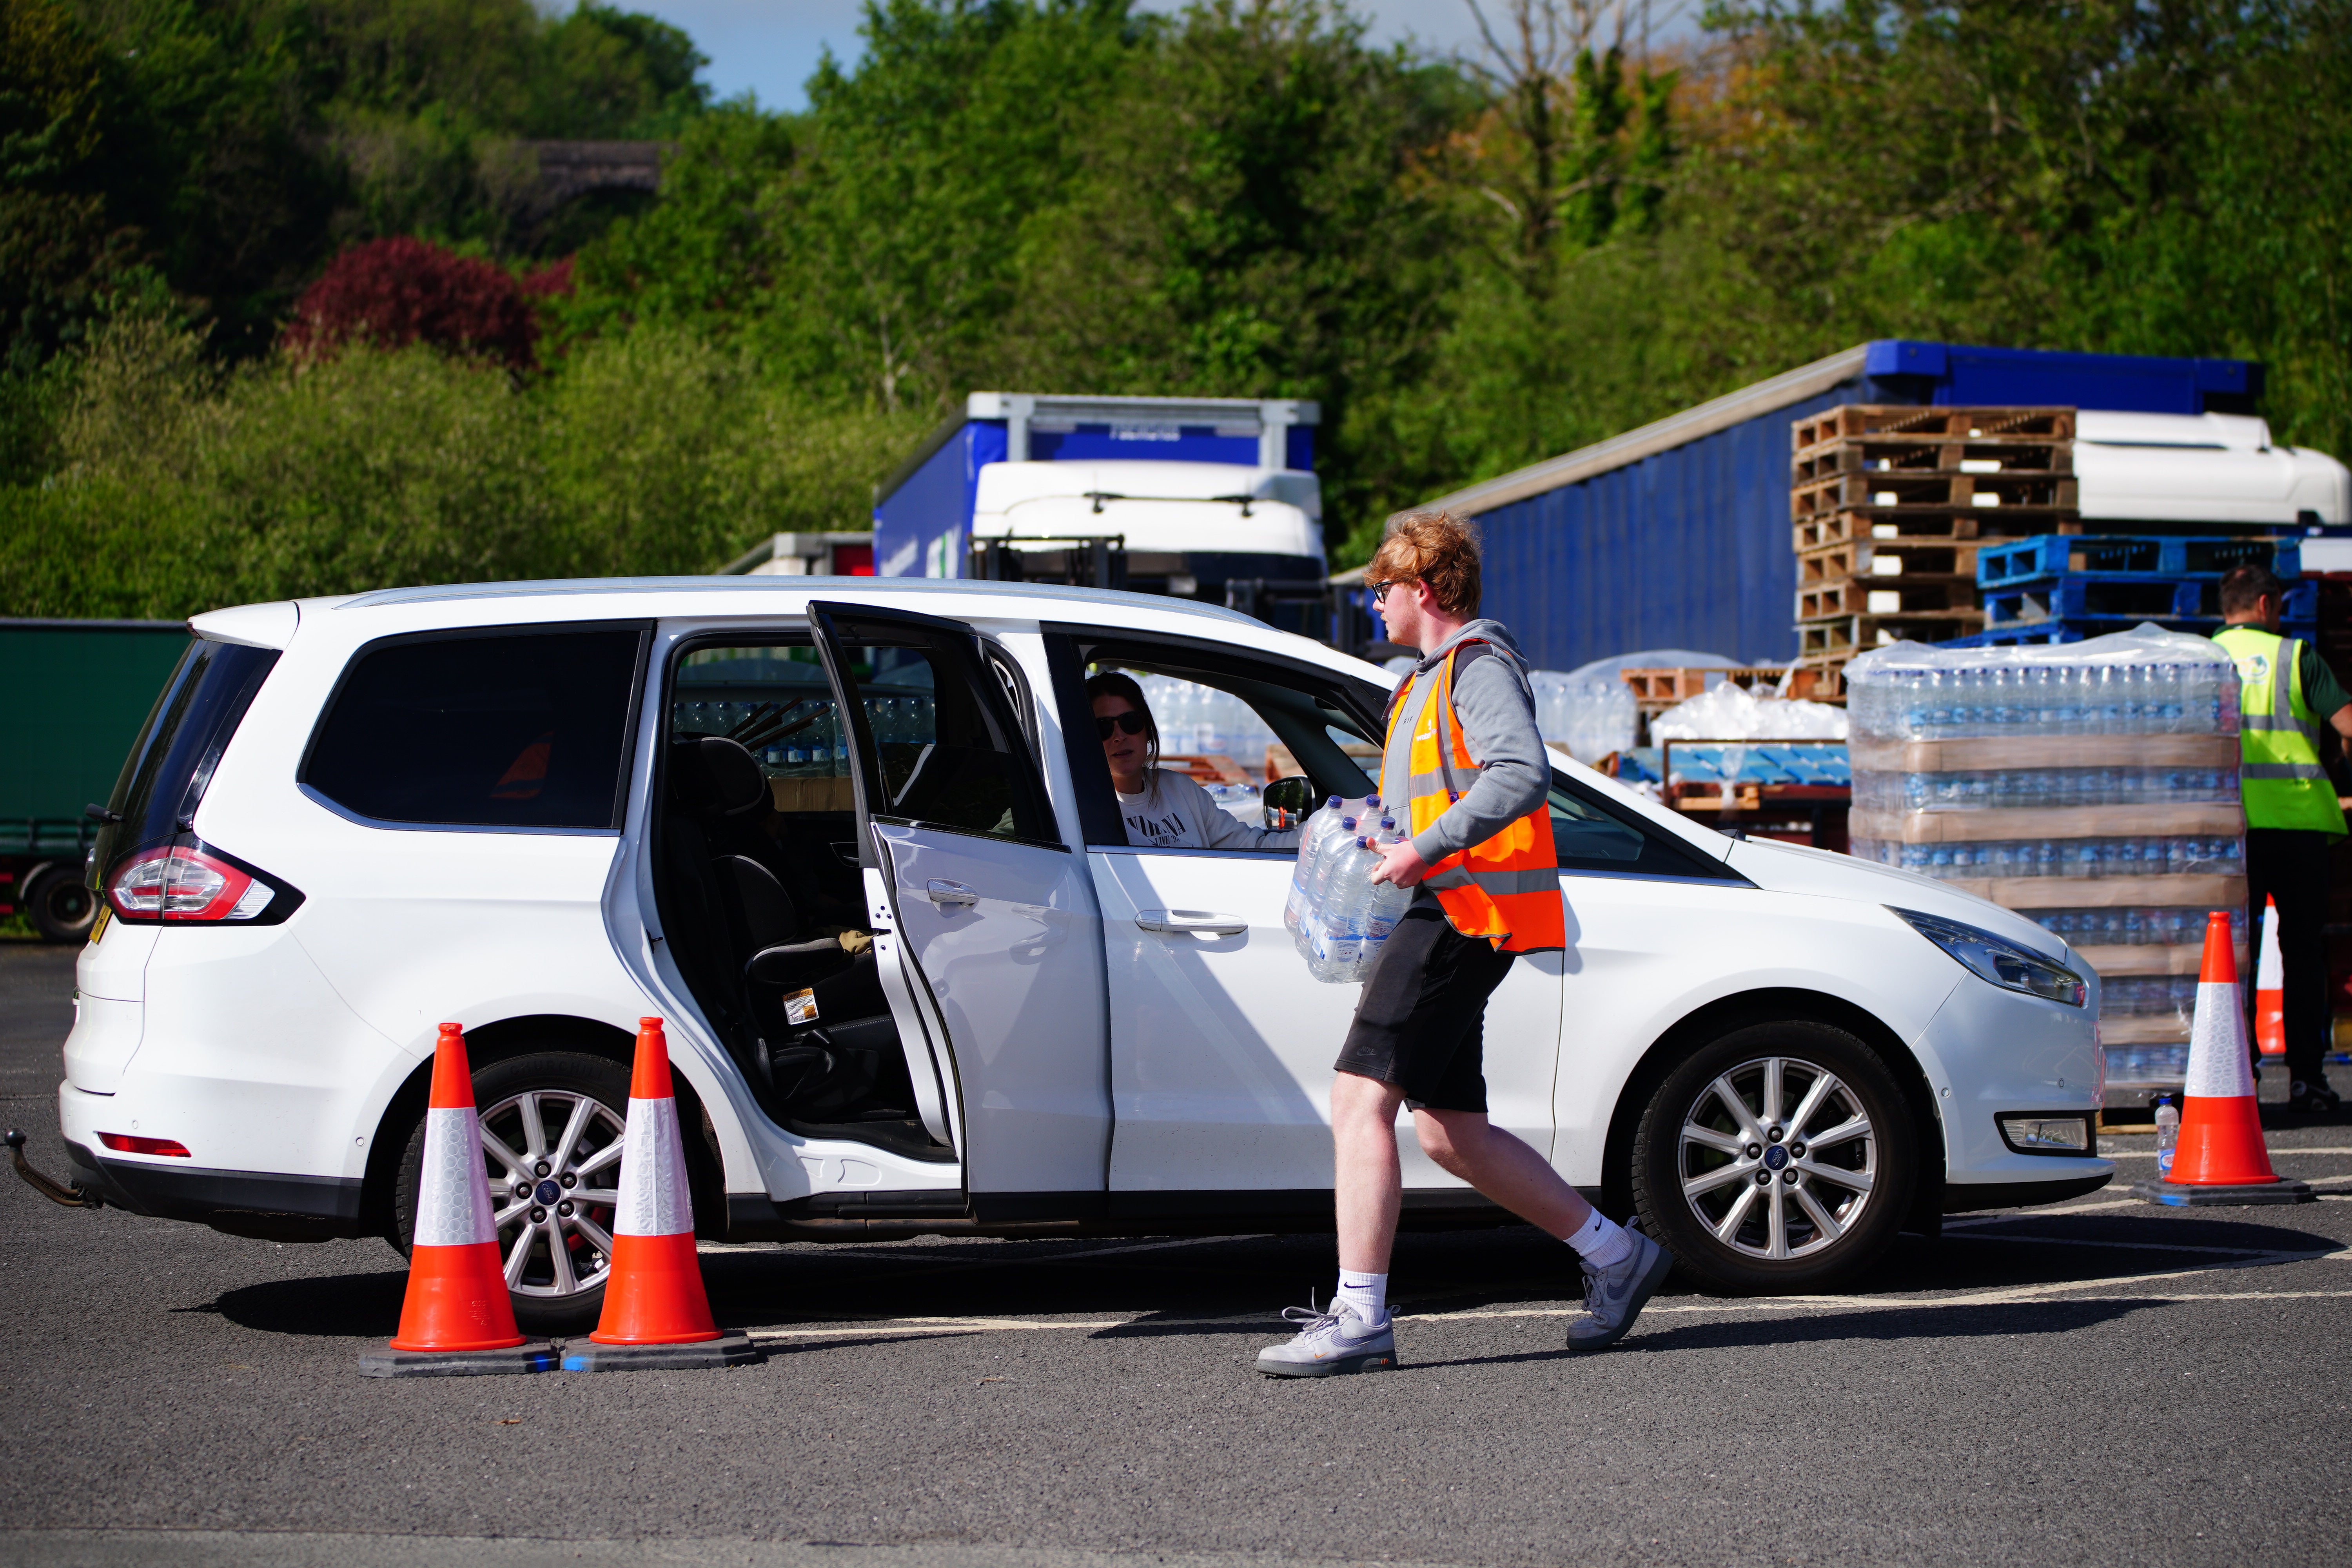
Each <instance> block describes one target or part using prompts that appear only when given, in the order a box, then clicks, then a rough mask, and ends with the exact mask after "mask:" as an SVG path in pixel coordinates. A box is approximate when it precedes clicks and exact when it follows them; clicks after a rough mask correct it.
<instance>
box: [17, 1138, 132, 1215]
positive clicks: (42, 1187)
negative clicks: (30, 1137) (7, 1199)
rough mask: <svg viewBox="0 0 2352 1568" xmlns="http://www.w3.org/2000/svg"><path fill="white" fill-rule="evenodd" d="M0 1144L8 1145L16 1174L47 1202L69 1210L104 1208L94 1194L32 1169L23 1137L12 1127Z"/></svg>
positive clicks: (101, 1201)
mask: <svg viewBox="0 0 2352 1568" xmlns="http://www.w3.org/2000/svg"><path fill="white" fill-rule="evenodd" d="M0 1142H5V1143H6V1144H7V1145H8V1158H9V1159H10V1160H12V1161H14V1162H15V1163H16V1173H17V1174H18V1175H20V1176H22V1177H24V1178H25V1182H26V1185H28V1186H30V1187H31V1188H32V1189H33V1190H34V1191H35V1192H37V1193H38V1194H41V1195H42V1196H43V1197H45V1198H47V1199H48V1200H49V1202H51V1203H53V1204H63V1205H65V1206H66V1207H68V1208H69V1209H102V1208H104V1207H105V1206H106V1200H105V1199H103V1198H101V1197H100V1196H99V1195H98V1194H96V1193H86V1192H84V1191H82V1190H81V1189H80V1188H79V1187H74V1186H68V1185H67V1184H65V1183H63V1182H58V1181H54V1180H52V1179H50V1178H49V1177H47V1176H45V1175H43V1174H41V1173H40V1172H38V1171H36V1170H35V1169H33V1163H32V1162H31V1161H29V1160H27V1159H26V1158H25V1135H24V1134H23V1133H22V1132H19V1131H16V1129H15V1128H14V1127H11V1128H10V1129H8V1131H7V1133H6V1135H5V1137H0Z"/></svg>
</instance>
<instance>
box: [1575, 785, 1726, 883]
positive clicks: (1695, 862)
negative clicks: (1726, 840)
mask: <svg viewBox="0 0 2352 1568" xmlns="http://www.w3.org/2000/svg"><path fill="white" fill-rule="evenodd" d="M1547 798H1548V805H1549V807H1550V812H1551V842H1552V849H1553V851H1554V853H1555V854H1557V855H1558V856H1559V868H1560V869H1561V870H1563V871H1569V872H1578V871H1581V872H1586V873H1592V872H1615V873H1617V874H1620V875H1624V874H1627V873H1631V874H1633V875H1636V876H1643V877H1687V878H1703V879H1708V880H1713V881H1721V880H1737V877H1736V876H1735V875H1734V873H1732V872H1731V871H1730V870H1728V869H1727V868H1725V867H1724V865H1723V864H1722V862H1720V861H1716V860H1710V859H1709V858H1707V857H1706V856H1704V855H1700V854H1698V853H1696V852H1695V851H1693V850H1690V849H1686V848H1685V847H1683V846H1681V845H1679V844H1676V843H1675V842H1674V841H1673V840H1672V839H1671V838H1669V837H1667V836H1666V835H1664V834H1663V833H1660V832H1658V831H1656V830H1655V829H1654V828H1651V827H1648V826H1644V825H1643V824H1642V823H1640V822H1638V821H1636V820H1635V819H1634V818H1633V816H1632V815H1631V814H1630V813H1629V814H1627V815H1625V816H1619V815H1618V814H1617V813H1615V812H1613V811H1612V810H1610V809H1609V808H1608V807H1607V806H1606V805H1602V804H1601V802H1600V801H1599V800H1597V799H1594V798H1592V797H1591V796H1590V795H1586V794H1584V793H1583V792H1582V791H1580V789H1578V788H1577V786H1576V785H1575V784H1573V783H1571V782H1570V779H1569V777H1568V775H1567V774H1565V773H1559V772H1558V771H1556V770H1555V771H1554V773H1552V775H1551V790H1550V792H1549V796H1548V797H1547Z"/></svg>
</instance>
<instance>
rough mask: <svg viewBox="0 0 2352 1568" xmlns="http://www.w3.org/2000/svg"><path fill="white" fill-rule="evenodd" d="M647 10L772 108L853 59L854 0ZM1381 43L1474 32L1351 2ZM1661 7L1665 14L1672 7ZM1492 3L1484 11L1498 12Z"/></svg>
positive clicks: (723, 81)
mask: <svg viewBox="0 0 2352 1568" xmlns="http://www.w3.org/2000/svg"><path fill="white" fill-rule="evenodd" d="M622 3H623V4H624V5H625V6H626V7H627V8H629V9H634V10H645V11H650V12H652V13H653V14H654V15H655V16H660V17H662V18H663V19H664V20H666V21H669V22H674V23H676V24H677V26H681V27H684V28H685V29H686V30H687V31H688V33H691V34H692V35H693V36H694V41H695V42H696V43H697V44H698V45H699V46H700V47H701V49H702V52H703V53H704V54H706V55H709V57H710V69H709V72H708V73H707V76H708V79H709V82H710V85H711V87H712V88H713V89H716V91H717V93H718V96H719V97H721V98H731V97H734V96H735V95H736V94H738V93H740V92H744V91H747V90H748V91H751V92H754V93H756V94H758V95H759V100H760V102H761V104H762V105H763V106H765V107H767V108H770V109H800V108H803V107H804V105H805V100H803V97H802V94H801V84H802V83H803V82H804V81H806V80H807V79H808V76H809V73H810V72H811V71H813V70H814V69H815V68H816V62H817V59H818V58H819V57H820V56H821V55H822V54H823V53H824V49H825V47H826V46H827V45H830V46H831V47H832V48H833V52H834V53H835V55H836V56H838V57H839V58H841V59H842V60H843V61H844V62H845V63H846V62H848V61H851V60H854V59H856V57H857V51H858V38H857V19H858V15H859V10H860V7H859V5H858V0H622ZM1145 5H1146V8H1147V9H1150V10H1154V11H1174V10H1178V9H1180V8H1181V3H1180V0H1145ZM1356 8H1357V9H1358V10H1360V11H1361V12H1362V13H1364V14H1365V15H1366V16H1370V17H1371V18H1372V33H1373V36H1374V37H1376V38H1378V39H1380V40H1381V41H1383V42H1385V41H1388V40H1390V39H1394V38H1402V37H1415V38H1418V39H1420V40H1421V41H1422V42H1423V44H1425V45H1427V46H1430V47H1433V48H1434V49H1436V50H1438V51H1439V52H1442V53H1443V52H1451V51H1453V50H1454V49H1466V48H1468V47H1471V45H1472V44H1474V43H1475V40H1476V37H1477V33H1476V30H1475V26H1474V24H1473V23H1472V21H1471V19H1470V7H1469V5H1467V4H1465V0H1357V7H1356ZM1671 8H1672V7H1670V6H1669V5H1663V4H1662V5H1659V6H1658V7H1657V9H1658V11H1659V12H1660V13H1664V12H1665V11H1667V10H1669V9H1671ZM1500 9H1501V7H1500V6H1499V5H1490V6H1489V7H1488V8H1487V10H1488V15H1489V16H1496V15H1497V14H1499V12H1500Z"/></svg>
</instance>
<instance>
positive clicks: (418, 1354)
mask: <svg viewBox="0 0 2352 1568" xmlns="http://www.w3.org/2000/svg"><path fill="white" fill-rule="evenodd" d="M558 1359H559V1358H558V1357H557V1355H556V1352H555V1347H554V1346H553V1345H551V1344H549V1343H547V1342H545V1341H541V1342H539V1343H538V1344H531V1343H529V1342H525V1343H523V1344H521V1345H520V1346H517V1347H515V1348H513V1349H510V1350H488V1351H396V1350H392V1349H389V1348H386V1349H384V1350H380V1351H362V1352H360V1375H361V1376H362V1377H499V1376H505V1375H508V1374H510V1373H530V1372H553V1371H554V1370H555V1369H556V1365H557V1362H558Z"/></svg>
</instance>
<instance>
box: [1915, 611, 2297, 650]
mask: <svg viewBox="0 0 2352 1568" xmlns="http://www.w3.org/2000/svg"><path fill="white" fill-rule="evenodd" d="M2142 620H2152V621H2154V622H2156V624H2157V625H2158V626H2162V627H2164V628H2165V629H2166V630H2167V631H2176V632H2189V633H2193V634H2194V635H2196V636H2198V637H2210V636H2212V635H2213V634H2214V633H2215V632H2218V631H2220V630H2221V621H2220V620H2219V619H2217V618H2215V617H2213V616H2138V617H2137V618H2135V617H2133V616H2089V617H2085V618H2083V619H2079V620H2065V621H2026V622H2022V623H2017V624H2012V625H2010V626H1987V627H1986V628H1985V629H1984V630H1982V631H1980V632H1971V633H1970V634H1969V635H1968V636H1967V637H1954V638H1952V639H1951V640H1950V641H1948V642H1939V643H1937V645H1936V646H1937V647H2031V646H2034V645H2040V644H2050V643H2069V642H2081V641H2083V640H2084V638H2086V637H2105V636H2106V635H2107V634H2108V633H2109V632H2127V631H2129V630H2131V629H2132V627H2134V626H2137V625H2139V623H2140V621H2142ZM2279 631H2280V633H2281V635H2282V636H2285V637H2301V638H2302V639H2303V640H2304V641H2305V642H2312V641H2315V640H2316V639H2317V637H2318V634H2319V626H2318V623H2317V622H2315V621H2308V620H2303V621H2287V620H2283V621H2281V622H2280V624H2279Z"/></svg>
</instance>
